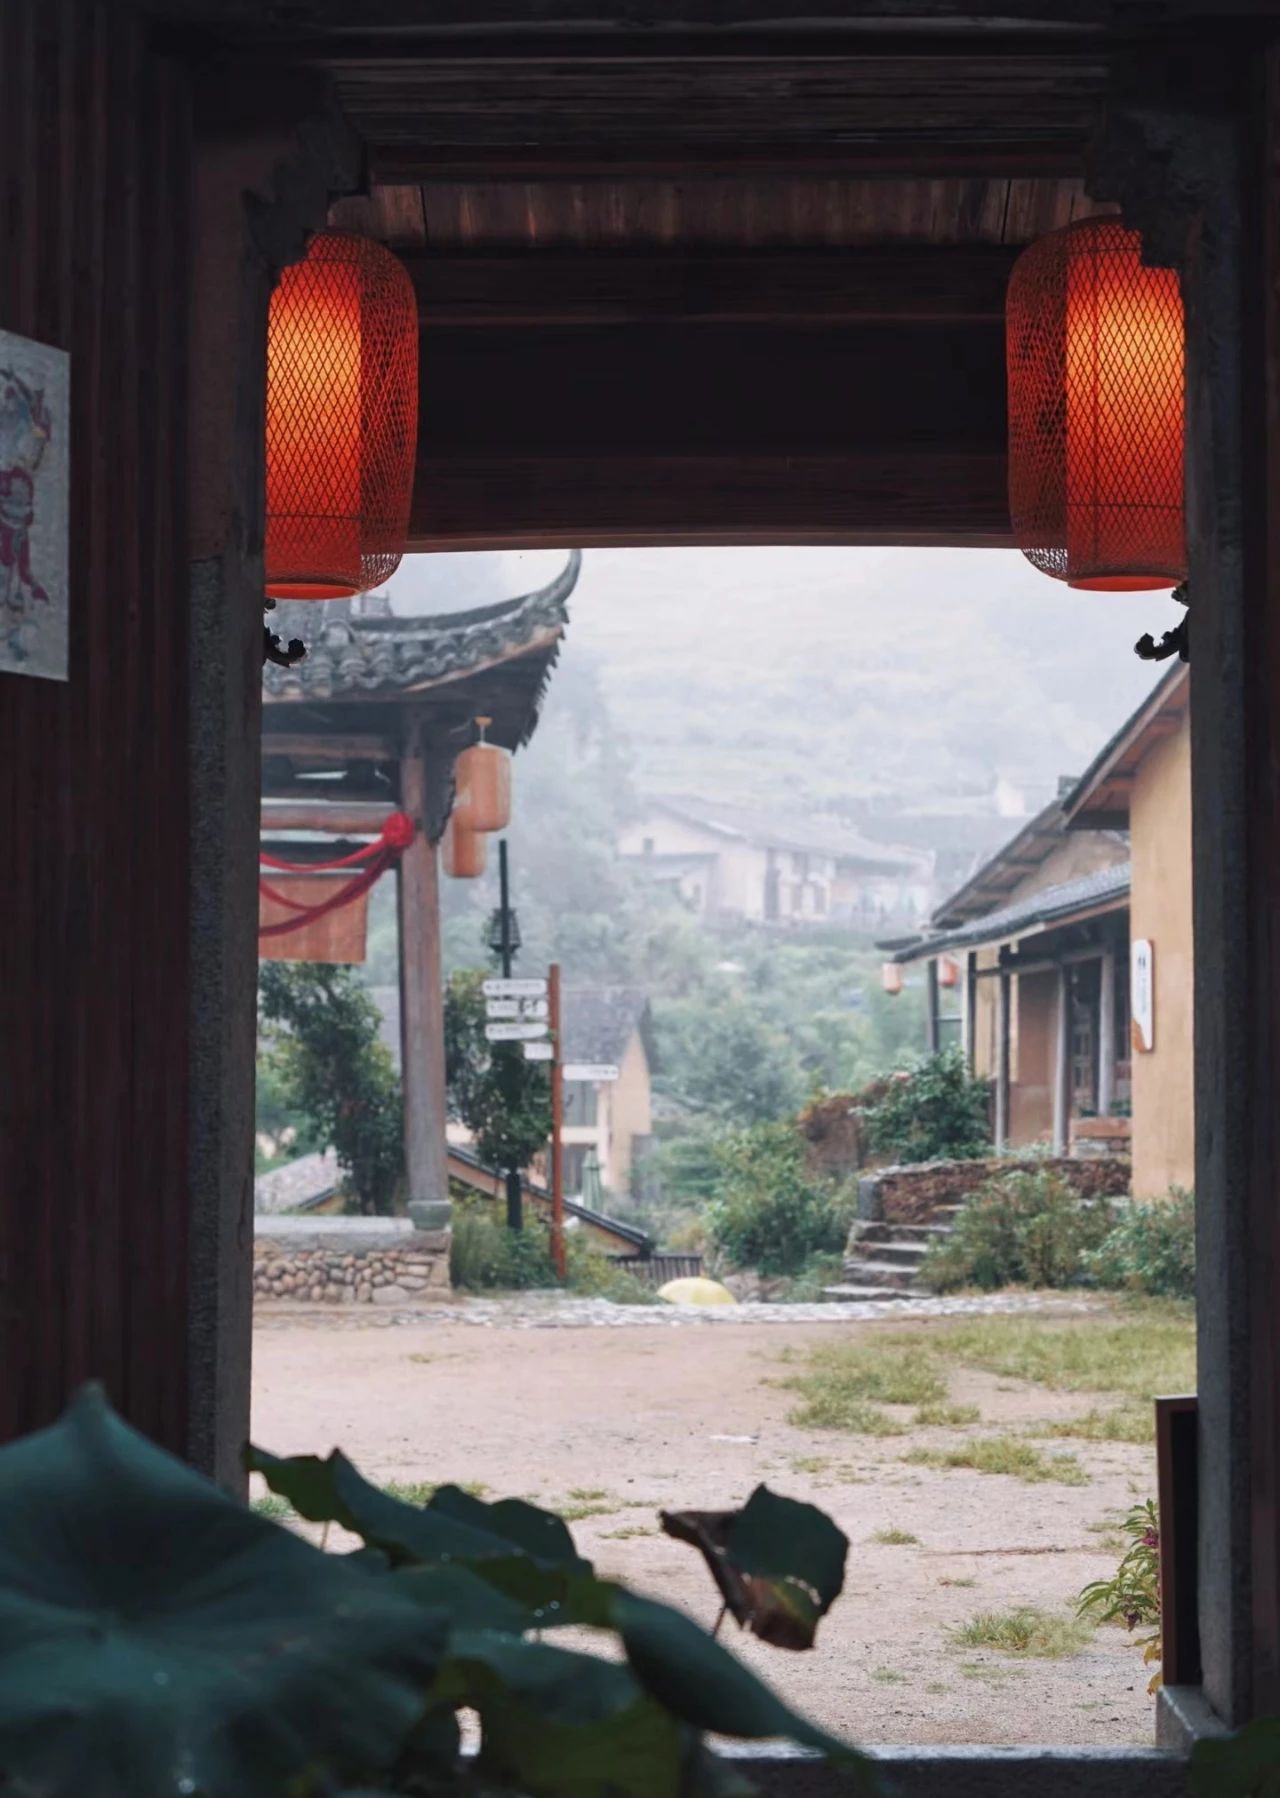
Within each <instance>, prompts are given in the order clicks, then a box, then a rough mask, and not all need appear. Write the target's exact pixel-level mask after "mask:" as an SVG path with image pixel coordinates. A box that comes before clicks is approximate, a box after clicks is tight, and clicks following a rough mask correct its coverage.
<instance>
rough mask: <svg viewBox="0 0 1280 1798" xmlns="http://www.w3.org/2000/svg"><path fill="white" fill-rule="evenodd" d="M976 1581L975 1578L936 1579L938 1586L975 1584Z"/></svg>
mask: <svg viewBox="0 0 1280 1798" xmlns="http://www.w3.org/2000/svg"><path fill="white" fill-rule="evenodd" d="M977 1583H978V1582H977V1580H976V1579H940V1580H939V1581H938V1584H939V1585H940V1586H976V1585H977Z"/></svg>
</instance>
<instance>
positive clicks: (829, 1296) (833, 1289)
mask: <svg viewBox="0 0 1280 1798" xmlns="http://www.w3.org/2000/svg"><path fill="white" fill-rule="evenodd" d="M822 1296H823V1298H824V1299H826V1300H828V1301H829V1302H830V1303H831V1304H837V1305H885V1304H889V1305H891V1304H893V1303H894V1302H895V1300H901V1299H909V1298H914V1297H915V1294H914V1293H913V1292H910V1291H908V1290H906V1289H905V1288H904V1287H901V1286H856V1285H852V1284H845V1285H841V1286H824V1287H823V1288H822Z"/></svg>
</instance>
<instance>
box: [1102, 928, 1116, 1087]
mask: <svg viewBox="0 0 1280 1798" xmlns="http://www.w3.org/2000/svg"><path fill="white" fill-rule="evenodd" d="M1115 1100H1116V952H1115V950H1114V948H1110V947H1108V948H1106V949H1104V950H1103V951H1102V955H1101V957H1100V960H1099V967H1098V1116H1099V1117H1104V1118H1105V1117H1110V1115H1111V1107H1112V1106H1113V1105H1114V1104H1115Z"/></svg>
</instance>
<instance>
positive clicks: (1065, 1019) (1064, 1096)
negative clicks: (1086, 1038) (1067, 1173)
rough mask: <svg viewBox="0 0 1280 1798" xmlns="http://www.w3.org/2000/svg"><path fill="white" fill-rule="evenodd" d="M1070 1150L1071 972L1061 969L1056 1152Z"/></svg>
mask: <svg viewBox="0 0 1280 1798" xmlns="http://www.w3.org/2000/svg"><path fill="white" fill-rule="evenodd" d="M1070 1147H1071V970H1070V968H1067V967H1061V966H1060V967H1059V969H1058V1003H1057V1012H1056V1017H1055V1030H1054V1050H1053V1152H1054V1154H1055V1155H1065V1154H1066V1153H1067V1151H1068V1150H1069V1149H1070Z"/></svg>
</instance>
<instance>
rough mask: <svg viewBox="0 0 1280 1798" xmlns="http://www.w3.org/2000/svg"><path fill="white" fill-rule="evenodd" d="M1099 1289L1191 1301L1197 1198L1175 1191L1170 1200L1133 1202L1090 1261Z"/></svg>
mask: <svg viewBox="0 0 1280 1798" xmlns="http://www.w3.org/2000/svg"><path fill="white" fill-rule="evenodd" d="M1088 1270H1089V1272H1090V1274H1092V1276H1093V1278H1094V1279H1095V1280H1096V1281H1097V1282H1098V1284H1099V1285H1100V1286H1114V1287H1120V1288H1122V1289H1124V1290H1126V1291H1129V1292H1141V1293H1146V1294H1147V1295H1148V1296H1149V1297H1151V1298H1169V1299H1189V1298H1194V1297H1195V1290H1196V1207H1195V1198H1194V1196H1193V1194H1191V1193H1189V1192H1186V1191H1184V1190H1183V1189H1182V1188H1181V1187H1174V1189H1173V1190H1172V1191H1171V1192H1170V1194H1169V1196H1168V1198H1166V1199H1153V1200H1151V1201H1150V1202H1149V1203H1143V1202H1138V1201H1132V1202H1130V1203H1129V1204H1128V1205H1126V1206H1125V1207H1124V1209H1123V1210H1122V1211H1121V1213H1120V1217H1119V1220H1118V1222H1117V1223H1116V1226H1115V1228H1114V1229H1113V1230H1112V1231H1111V1233H1110V1235H1109V1236H1108V1237H1107V1238H1106V1240H1105V1241H1104V1242H1103V1243H1102V1244H1101V1245H1100V1246H1099V1247H1098V1248H1097V1249H1095V1250H1094V1251H1093V1253H1092V1254H1090V1255H1089V1257H1088Z"/></svg>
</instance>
